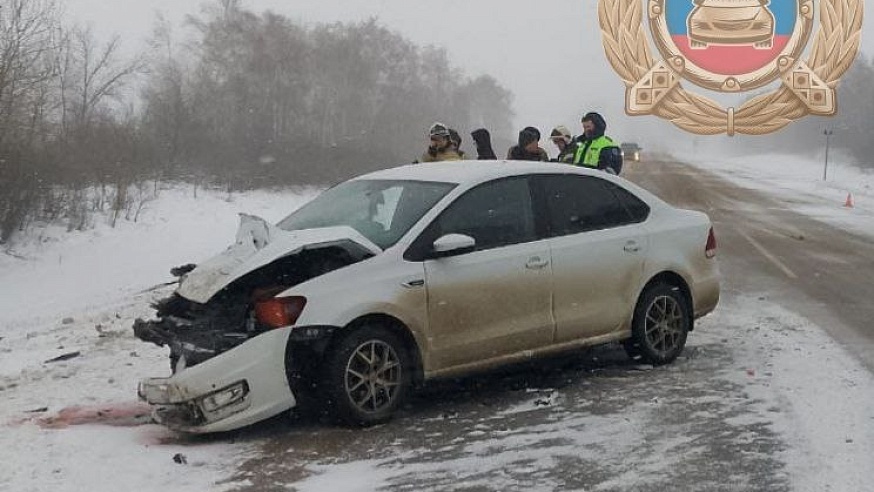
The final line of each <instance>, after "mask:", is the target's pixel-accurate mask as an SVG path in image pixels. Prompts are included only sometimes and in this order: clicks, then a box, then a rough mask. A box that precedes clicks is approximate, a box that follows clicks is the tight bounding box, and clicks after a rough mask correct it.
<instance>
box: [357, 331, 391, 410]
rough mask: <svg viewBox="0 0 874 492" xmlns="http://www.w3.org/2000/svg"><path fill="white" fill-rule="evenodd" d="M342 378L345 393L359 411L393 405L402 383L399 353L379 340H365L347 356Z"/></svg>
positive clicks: (380, 408)
mask: <svg viewBox="0 0 874 492" xmlns="http://www.w3.org/2000/svg"><path fill="white" fill-rule="evenodd" d="M344 379H345V388H346V395H347V396H348V397H349V401H351V402H352V404H353V405H355V407H356V408H357V409H358V410H359V411H361V412H365V413H374V412H378V411H380V410H382V409H384V408H386V407H388V406H390V405H392V403H393V402H394V400H395V398H396V397H397V394H398V391H399V389H400V387H401V383H402V381H403V379H402V373H401V363H400V359H399V358H398V354H397V353H396V352H395V350H394V348H392V346H391V345H389V344H388V343H385V342H383V341H381V340H369V341H366V342H364V343H362V344H361V345H359V346H358V348H356V349H355V350H354V351H353V352H352V355H351V356H350V357H349V361H348V363H347V364H346V373H345V378H344Z"/></svg>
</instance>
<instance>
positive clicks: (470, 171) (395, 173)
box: [355, 160, 604, 185]
mask: <svg viewBox="0 0 874 492" xmlns="http://www.w3.org/2000/svg"><path fill="white" fill-rule="evenodd" d="M553 173H555V174H582V175H597V176H603V175H604V173H603V172H601V171H597V170H594V169H587V168H583V167H579V166H571V165H568V164H557V163H551V162H534V161H506V160H504V161H444V162H428V163H423V164H408V165H406V166H400V167H395V168H392V169H384V170H382V171H376V172H372V173H369V174H365V175H362V176H359V177H357V178H355V179H391V180H415V181H437V182H444V183H456V184H471V185H472V184H476V183H481V182H483V181H489V180H492V179H496V178H501V177H505V176H518V175H524V174H553Z"/></svg>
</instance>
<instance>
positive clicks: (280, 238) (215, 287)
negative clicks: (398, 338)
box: [176, 214, 382, 304]
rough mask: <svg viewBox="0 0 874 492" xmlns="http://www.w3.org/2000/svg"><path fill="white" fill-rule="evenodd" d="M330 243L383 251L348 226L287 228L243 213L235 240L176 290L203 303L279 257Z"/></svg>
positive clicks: (368, 252) (363, 252)
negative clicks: (305, 228) (290, 229)
mask: <svg viewBox="0 0 874 492" xmlns="http://www.w3.org/2000/svg"><path fill="white" fill-rule="evenodd" d="M328 246H337V247H341V248H343V249H345V250H346V251H348V252H349V253H350V254H351V255H353V256H362V257H363V256H372V255H376V254H379V253H381V252H382V250H381V249H380V248H379V246H377V245H375V244H373V243H372V242H371V241H370V240H368V239H367V238H366V237H364V236H363V235H362V234H361V233H359V232H358V231H356V230H355V229H353V228H351V227H348V226H338V227H325V228H321V229H307V230H301V231H286V230H283V229H280V228H279V227H276V226H275V225H273V224H270V223H268V222H267V221H265V220H264V219H262V218H260V217H256V216H254V215H248V214H240V228H239V229H238V230H237V239H236V242H235V243H234V244H233V245H231V246H230V247H228V249H226V250H225V251H224V252H223V253H220V254H218V255H216V256H214V257H212V258H210V259H209V260H207V261H205V262H203V263H201V264H199V265H198V266H197V268H195V269H194V270H192V271H191V272H189V273H188V274H187V275H185V276H184V277H183V278H182V282H181V284H180V285H179V289H177V291H176V292H177V293H178V294H179V295H181V296H182V297H185V298H186V299H189V300H191V301H194V302H198V303H201V304H203V303H206V302H207V301H209V300H210V299H211V298H212V297H213V296H214V295H216V294H217V293H218V292H219V291H221V290H222V289H224V288H225V287H227V286H228V285H230V284H231V283H233V282H234V281H236V280H238V279H239V278H241V277H243V276H244V275H246V274H248V273H250V272H253V271H255V270H257V269H259V268H262V267H264V266H267V265H269V264H270V263H273V262H274V261H276V260H278V259H280V258H284V257H286V256H291V255H295V254H298V253H300V252H301V251H304V250H307V249H318V248H324V247H328Z"/></svg>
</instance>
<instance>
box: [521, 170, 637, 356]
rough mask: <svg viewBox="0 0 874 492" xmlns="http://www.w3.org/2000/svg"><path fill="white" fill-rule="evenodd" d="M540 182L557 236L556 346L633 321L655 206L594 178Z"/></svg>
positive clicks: (552, 234)
mask: <svg viewBox="0 0 874 492" xmlns="http://www.w3.org/2000/svg"><path fill="white" fill-rule="evenodd" d="M535 179H536V183H537V185H538V186H537V190H538V197H540V200H542V203H541V204H540V205H541V207H540V210H543V213H545V214H546V217H547V223H548V234H549V236H550V237H551V239H550V240H549V246H550V250H551V252H552V258H551V259H552V264H553V295H554V315H555V322H556V332H555V342H556V343H561V342H566V341H570V340H574V339H578V338H588V337H595V336H599V335H605V334H607V333H610V332H612V331H615V330H616V329H618V328H619V327H620V326H621V325H622V324H623V323H624V322H625V321H627V320H629V319H630V317H631V315H632V313H633V310H634V304H635V302H636V296H637V293H638V291H639V288H640V283H641V279H642V275H643V266H644V258H645V254H646V249H647V238H646V234H645V231H644V229H643V227H642V225H641V222H642V221H643V220H644V219H645V218H646V215H647V214H648V207H647V206H646V204H645V203H643V202H642V201H640V200H639V199H637V198H636V197H634V196H633V195H632V194H631V193H630V192H628V191H626V190H624V189H622V188H620V187H619V186H617V185H615V184H613V183H611V182H609V181H607V180H604V179H601V178H598V177H594V176H584V175H575V174H568V175H545V176H538V177H537V178H535ZM641 207H642V208H641Z"/></svg>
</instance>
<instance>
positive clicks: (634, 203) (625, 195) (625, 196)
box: [604, 181, 649, 223]
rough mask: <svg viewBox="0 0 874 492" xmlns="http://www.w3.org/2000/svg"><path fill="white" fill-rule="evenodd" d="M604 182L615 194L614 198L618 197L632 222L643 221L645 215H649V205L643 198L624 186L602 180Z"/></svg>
mask: <svg viewBox="0 0 874 492" xmlns="http://www.w3.org/2000/svg"><path fill="white" fill-rule="evenodd" d="M604 184H605V185H606V186H607V188H608V189H610V191H612V192H613V194H614V195H616V198H618V199H619V203H621V204H622V206H623V207H624V208H625V210H626V211H627V212H628V214H629V216H630V218H631V222H632V223H637V222H643V221H645V220H646V218H647V217H649V205H647V204H646V203H644V202H643V200H641V199H640V198H637V197H636V196H634V195H632V194H631V192H630V191H628V190H626V189H625V188H622V187H620V186H616V185H615V184H613V183H611V182H609V181H604Z"/></svg>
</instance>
